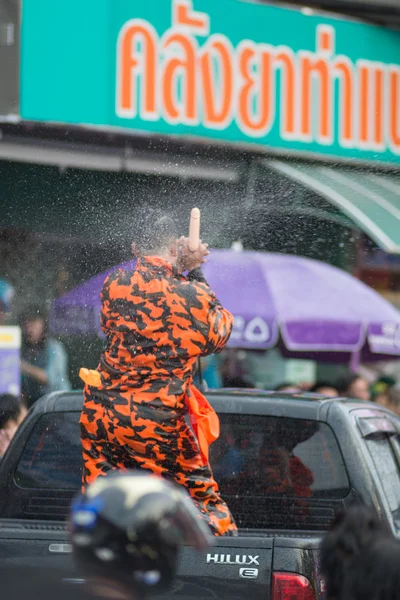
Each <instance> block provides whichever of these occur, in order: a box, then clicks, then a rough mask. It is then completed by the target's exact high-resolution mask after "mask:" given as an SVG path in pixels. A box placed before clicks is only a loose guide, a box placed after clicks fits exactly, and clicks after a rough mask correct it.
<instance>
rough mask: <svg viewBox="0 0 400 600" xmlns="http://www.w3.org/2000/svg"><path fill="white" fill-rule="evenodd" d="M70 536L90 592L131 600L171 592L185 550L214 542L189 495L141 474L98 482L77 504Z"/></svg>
mask: <svg viewBox="0 0 400 600" xmlns="http://www.w3.org/2000/svg"><path fill="white" fill-rule="evenodd" d="M70 533H71V540H72V545H73V552H74V558H75V563H76V566H77V568H78V570H79V572H80V573H81V574H82V575H83V576H84V577H85V578H86V579H87V581H88V582H89V586H90V587H91V588H92V589H93V590H94V591H105V592H107V590H108V591H109V592H110V593H111V592H113V593H115V594H119V596H118V597H120V598H122V599H126V600H128V599H135V598H137V597H143V596H144V595H145V594H147V593H151V594H153V593H158V592H160V591H165V590H167V589H168V588H169V587H170V586H171V584H172V583H173V580H174V578H175V574H176V567H177V558H178V552H179V549H180V547H181V546H182V545H183V544H189V545H193V546H194V547H195V549H196V550H199V551H204V550H206V549H207V548H208V547H209V546H210V545H211V544H212V540H213V537H212V535H211V530H210V528H209V526H208V525H207V523H206V522H205V521H203V520H202V517H201V514H200V513H199V512H198V511H197V509H196V508H195V506H194V504H193V503H192V500H191V499H190V498H189V496H188V494H187V492H186V491H185V490H183V489H182V488H178V487H177V486H176V485H174V484H172V483H169V482H167V481H165V480H164V479H162V478H161V477H157V476H154V475H148V474H143V473H138V472H125V473H118V474H111V475H107V476H106V477H99V478H98V479H97V480H96V481H95V483H93V484H92V485H91V486H89V487H88V488H87V490H86V493H85V494H83V495H79V496H78V497H77V498H76V499H75V501H74V502H73V503H72V506H71V512H70ZM109 595H110V594H109Z"/></svg>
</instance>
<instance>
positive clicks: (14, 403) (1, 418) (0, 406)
mask: <svg viewBox="0 0 400 600" xmlns="http://www.w3.org/2000/svg"><path fill="white" fill-rule="evenodd" d="M22 406H23V405H22V402H21V400H20V399H19V398H17V396H13V395H12V394H0V429H4V427H5V426H6V425H7V423H8V422H9V421H18V417H19V416H20V414H21V410H22Z"/></svg>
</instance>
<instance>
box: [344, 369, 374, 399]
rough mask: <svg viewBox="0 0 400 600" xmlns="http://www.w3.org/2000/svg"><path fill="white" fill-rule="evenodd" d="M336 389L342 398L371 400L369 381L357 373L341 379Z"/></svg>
mask: <svg viewBox="0 0 400 600" xmlns="http://www.w3.org/2000/svg"><path fill="white" fill-rule="evenodd" d="M336 388H337V390H338V392H339V395H340V396H347V397H348V398H357V399H358V400H371V392H370V389H369V384H368V381H367V380H366V379H364V377H361V375H358V374H357V373H349V374H347V375H345V376H344V377H342V378H341V379H339V381H338V382H337V384H336Z"/></svg>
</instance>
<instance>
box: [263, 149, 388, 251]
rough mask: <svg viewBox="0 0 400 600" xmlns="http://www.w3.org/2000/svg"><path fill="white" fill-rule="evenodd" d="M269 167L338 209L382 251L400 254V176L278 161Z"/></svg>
mask: <svg viewBox="0 0 400 600" xmlns="http://www.w3.org/2000/svg"><path fill="white" fill-rule="evenodd" d="M266 163H267V165H268V167H269V168H272V169H274V170H276V171H278V172H279V173H281V174H282V175H284V176H286V177H288V178H290V179H293V180H294V181H296V182H297V183H299V184H301V185H303V186H305V187H307V188H308V189H310V190H313V191H314V192H315V193H317V194H318V195H320V196H323V197H324V198H325V199H326V200H328V201H329V202H331V203H332V204H334V205H335V206H337V207H338V208H339V209H340V210H341V211H342V212H343V213H344V214H346V215H347V216H348V217H349V218H350V219H351V220H352V221H353V222H354V223H355V224H356V225H358V227H359V228H360V229H361V230H362V231H364V232H365V233H366V234H368V235H369V236H370V237H371V238H372V239H373V240H374V241H375V242H376V243H377V244H378V245H379V246H380V248H382V249H383V250H385V251H386V252H389V253H392V254H400V176H398V175H395V174H393V173H379V174H376V173H373V172H371V171H367V170H353V169H352V170H350V169H345V168H343V167H340V168H339V167H327V166H322V165H321V166H317V165H310V164H306V163H299V164H293V163H287V162H283V161H278V160H273V161H266Z"/></svg>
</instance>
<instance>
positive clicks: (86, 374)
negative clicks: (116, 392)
mask: <svg viewBox="0 0 400 600" xmlns="http://www.w3.org/2000/svg"><path fill="white" fill-rule="evenodd" d="M79 377H80V378H81V379H82V381H84V382H85V383H86V384H87V385H90V386H92V387H95V388H99V387H101V375H100V373H99V372H98V371H93V370H91V369H81V370H80V371H79Z"/></svg>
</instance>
